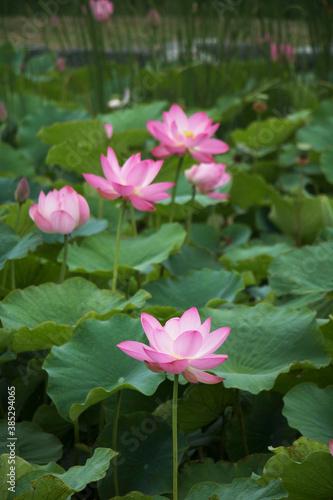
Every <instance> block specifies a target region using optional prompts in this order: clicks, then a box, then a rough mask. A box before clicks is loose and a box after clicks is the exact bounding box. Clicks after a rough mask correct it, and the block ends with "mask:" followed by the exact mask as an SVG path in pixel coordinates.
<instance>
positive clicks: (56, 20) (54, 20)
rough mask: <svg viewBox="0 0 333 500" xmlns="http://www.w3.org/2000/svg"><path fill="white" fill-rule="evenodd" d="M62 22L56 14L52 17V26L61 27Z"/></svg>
mask: <svg viewBox="0 0 333 500" xmlns="http://www.w3.org/2000/svg"><path fill="white" fill-rule="evenodd" d="M59 23H60V20H59V17H58V16H56V15H55V14H54V15H53V16H51V24H52V26H59Z"/></svg>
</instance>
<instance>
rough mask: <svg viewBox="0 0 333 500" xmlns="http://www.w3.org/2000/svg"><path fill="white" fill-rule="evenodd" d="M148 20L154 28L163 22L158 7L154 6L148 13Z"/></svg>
mask: <svg viewBox="0 0 333 500" xmlns="http://www.w3.org/2000/svg"><path fill="white" fill-rule="evenodd" d="M147 21H148V23H149V24H150V25H151V26H152V27H153V28H155V29H156V28H158V27H159V26H160V24H161V16H160V14H159V12H158V10H157V9H155V8H152V9H150V10H149V12H148V14H147Z"/></svg>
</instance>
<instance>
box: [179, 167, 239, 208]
mask: <svg viewBox="0 0 333 500" xmlns="http://www.w3.org/2000/svg"><path fill="white" fill-rule="evenodd" d="M226 168H227V166H226V165H223V164H222V163H200V165H193V167H191V168H189V169H188V170H185V172H184V174H185V177H186V179H187V180H188V181H189V182H190V183H191V184H192V185H193V186H195V187H196V190H197V191H198V193H200V194H205V195H207V196H208V197H209V198H211V199H212V200H225V199H226V198H229V195H228V194H224V193H218V192H215V191H213V190H214V189H217V188H219V187H221V186H224V185H225V184H227V183H228V182H229V181H230V178H231V175H230V174H228V173H226V171H225V169H226Z"/></svg>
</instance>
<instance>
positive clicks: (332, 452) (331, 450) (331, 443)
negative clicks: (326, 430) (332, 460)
mask: <svg viewBox="0 0 333 500" xmlns="http://www.w3.org/2000/svg"><path fill="white" fill-rule="evenodd" d="M330 452H331V455H332V456H333V439H331V441H330Z"/></svg>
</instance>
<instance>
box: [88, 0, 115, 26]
mask: <svg viewBox="0 0 333 500" xmlns="http://www.w3.org/2000/svg"><path fill="white" fill-rule="evenodd" d="M89 4H90V10H91V13H92V15H93V17H94V19H95V21H97V22H99V23H103V22H106V21H108V20H109V18H110V17H111V16H112V14H113V3H112V2H109V0H89ZM81 9H82V12H83V14H87V9H86V6H85V5H83V6H82V7H81Z"/></svg>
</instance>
